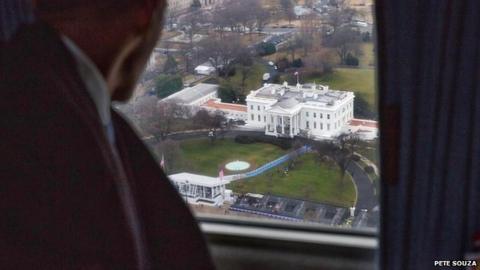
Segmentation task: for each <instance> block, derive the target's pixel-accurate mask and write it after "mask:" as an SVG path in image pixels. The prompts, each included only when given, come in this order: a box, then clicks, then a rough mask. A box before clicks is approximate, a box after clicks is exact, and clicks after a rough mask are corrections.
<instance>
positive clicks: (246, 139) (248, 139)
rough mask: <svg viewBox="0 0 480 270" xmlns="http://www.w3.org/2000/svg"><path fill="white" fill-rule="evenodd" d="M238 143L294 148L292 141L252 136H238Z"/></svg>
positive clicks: (236, 139) (284, 148)
mask: <svg viewBox="0 0 480 270" xmlns="http://www.w3.org/2000/svg"><path fill="white" fill-rule="evenodd" d="M235 142H236V143H241V144H251V143H269V144H273V145H275V146H278V147H280V148H282V149H283V150H288V149H290V148H292V140H291V139H286V138H274V137H267V136H250V135H238V136H236V137H235Z"/></svg>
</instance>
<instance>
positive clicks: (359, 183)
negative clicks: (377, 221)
mask: <svg viewBox="0 0 480 270" xmlns="http://www.w3.org/2000/svg"><path fill="white" fill-rule="evenodd" d="M347 170H348V172H349V173H350V175H352V178H353V182H355V186H356V187H357V203H356V205H355V207H356V211H359V210H361V209H367V210H368V211H370V210H372V208H374V207H375V206H377V205H378V198H377V196H376V195H375V192H374V186H373V184H372V182H371V181H370V178H369V177H368V175H367V173H366V172H365V171H364V170H363V169H362V168H361V167H360V166H359V165H358V164H357V163H356V162H350V164H349V165H348V168H347Z"/></svg>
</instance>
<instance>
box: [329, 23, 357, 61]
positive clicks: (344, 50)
mask: <svg viewBox="0 0 480 270" xmlns="http://www.w3.org/2000/svg"><path fill="white" fill-rule="evenodd" d="M360 42H361V37H360V33H359V32H358V31H355V30H353V29H352V28H350V27H340V28H338V29H337V30H336V31H335V32H334V33H333V34H332V35H331V36H330V37H328V38H327V40H326V44H327V45H328V46H329V47H333V48H335V52H336V53H337V54H338V57H339V58H340V62H341V63H342V64H345V63H346V60H347V57H348V56H349V55H359V54H361V49H360Z"/></svg>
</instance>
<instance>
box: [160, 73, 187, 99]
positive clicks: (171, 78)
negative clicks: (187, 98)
mask: <svg viewBox="0 0 480 270" xmlns="http://www.w3.org/2000/svg"><path fill="white" fill-rule="evenodd" d="M182 88H183V81H182V77H181V76H180V75H163V74H162V75H160V76H158V77H157V79H156V80H155V93H156V94H157V97H158V98H164V97H168V96H170V95H171V94H173V93H175V92H178V91H180V90H181V89H182Z"/></svg>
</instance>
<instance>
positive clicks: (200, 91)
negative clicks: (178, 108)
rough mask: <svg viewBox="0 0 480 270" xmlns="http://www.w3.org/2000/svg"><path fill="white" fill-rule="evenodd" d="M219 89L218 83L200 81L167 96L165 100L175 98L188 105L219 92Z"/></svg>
mask: <svg viewBox="0 0 480 270" xmlns="http://www.w3.org/2000/svg"><path fill="white" fill-rule="evenodd" d="M217 90H218V85H216V84H209V83H199V84H197V85H195V86H193V87H187V88H184V89H183V90H181V91H179V92H177V93H174V94H172V95H170V96H168V97H166V98H165V99H164V100H172V99H174V100H175V101H177V102H179V103H183V104H187V105H188V104H191V103H193V102H195V101H197V100H198V99H200V98H203V97H205V96H207V95H209V94H211V93H214V92H217Z"/></svg>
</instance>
